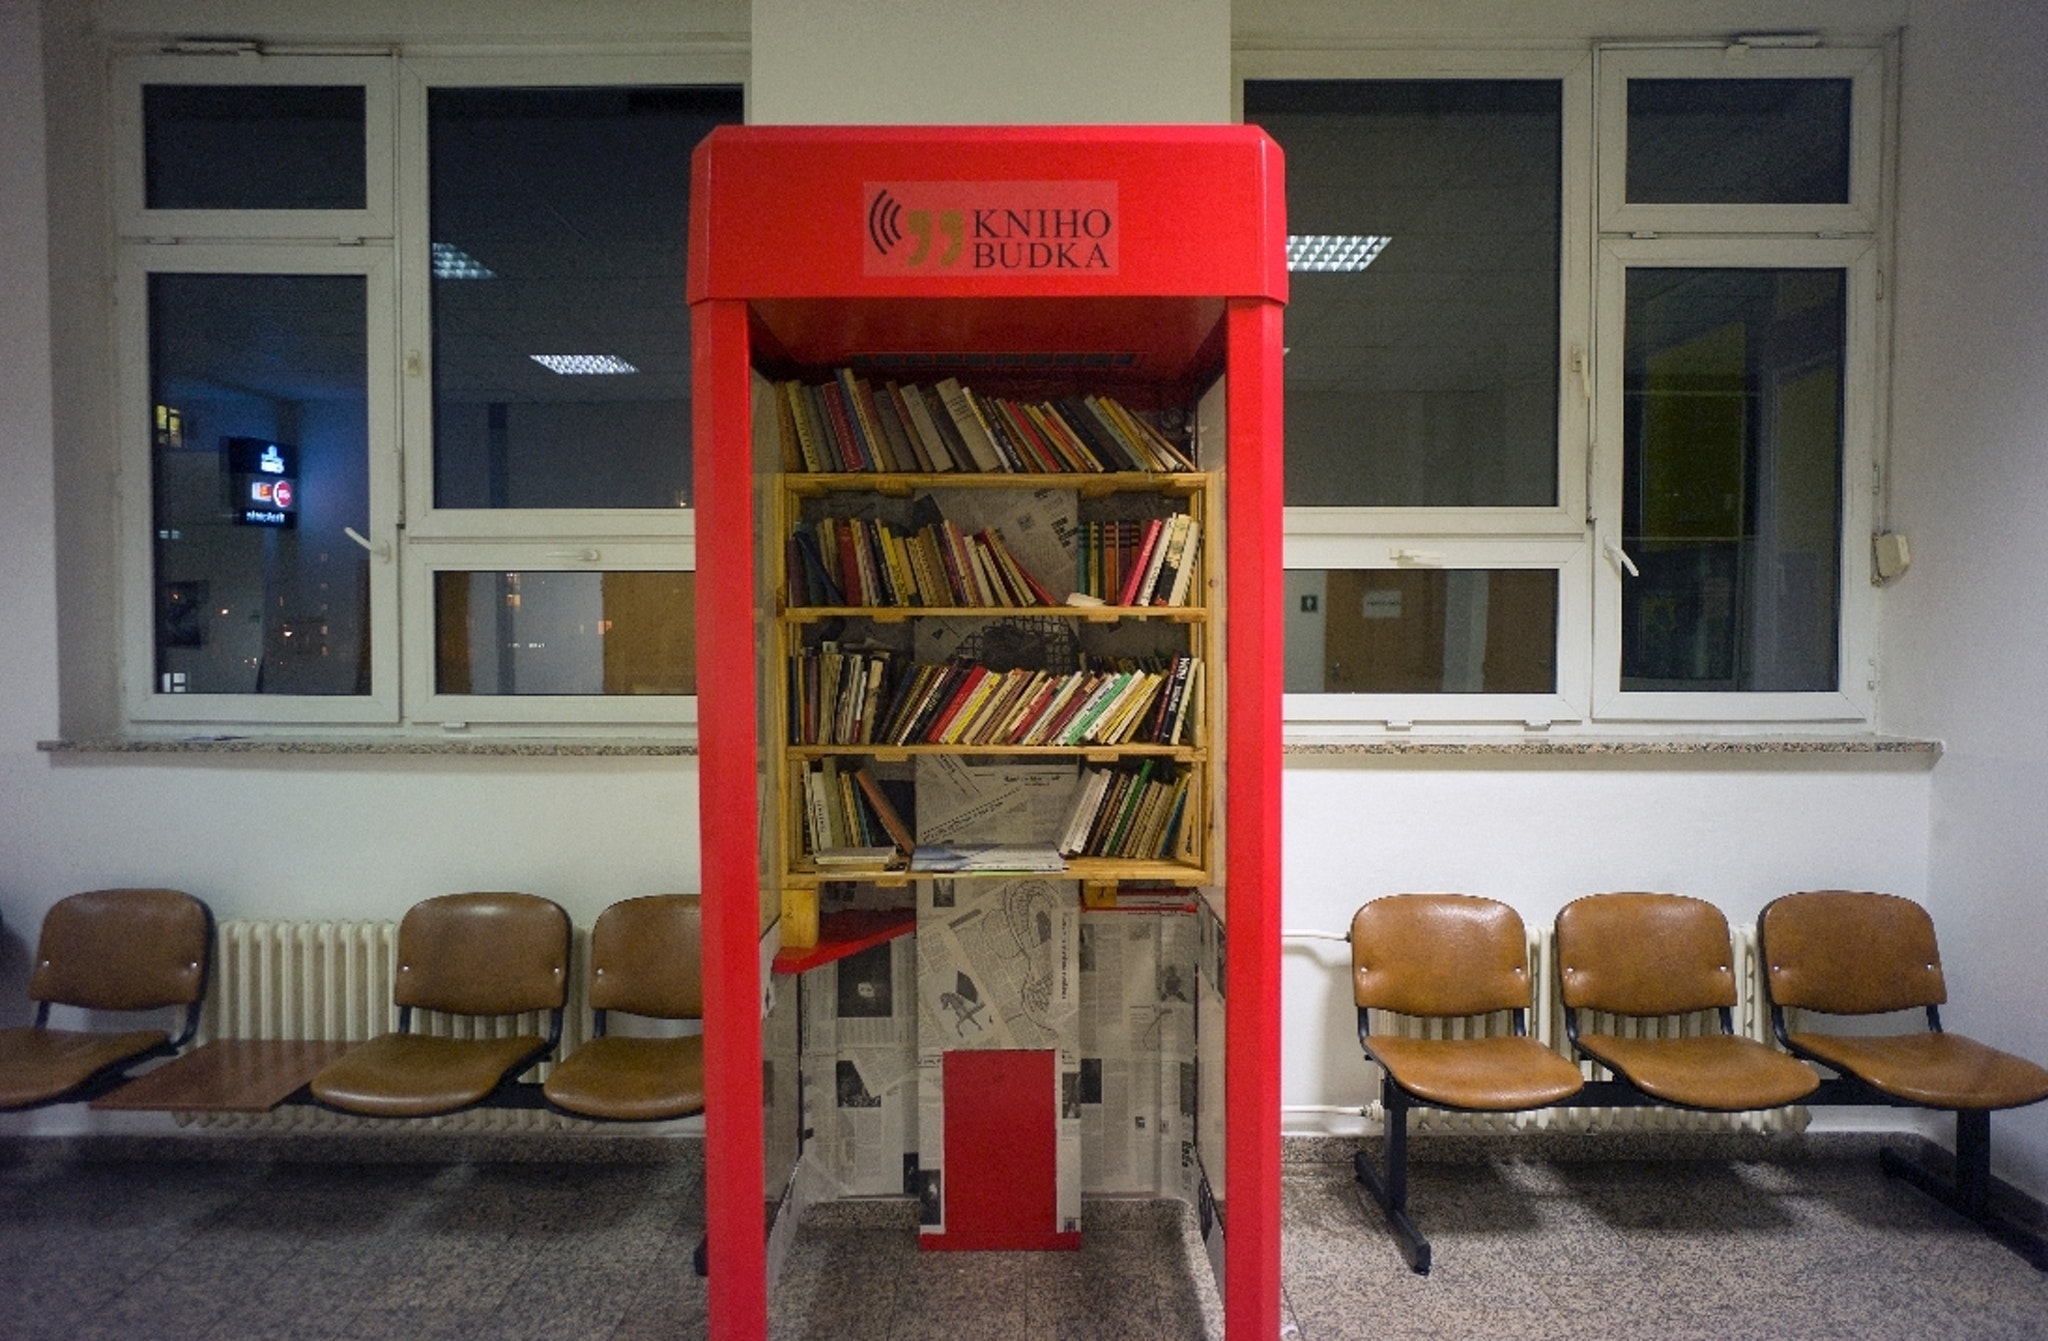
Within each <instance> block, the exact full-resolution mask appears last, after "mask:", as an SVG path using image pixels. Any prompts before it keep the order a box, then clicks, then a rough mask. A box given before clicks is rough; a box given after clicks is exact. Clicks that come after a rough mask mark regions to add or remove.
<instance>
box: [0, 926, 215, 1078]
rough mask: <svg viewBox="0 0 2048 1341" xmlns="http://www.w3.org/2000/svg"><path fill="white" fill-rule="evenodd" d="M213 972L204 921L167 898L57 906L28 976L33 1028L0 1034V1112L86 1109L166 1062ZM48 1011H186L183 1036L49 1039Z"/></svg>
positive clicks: (181, 1041) (66, 1033)
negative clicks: (157, 1060) (145, 1065)
mask: <svg viewBox="0 0 2048 1341" xmlns="http://www.w3.org/2000/svg"><path fill="white" fill-rule="evenodd" d="M212 965H213V913H212V911H211V910H210V909H209V908H207V906H206V905H205V904H204V903H201V902H200V901H199V900H198V899H195V898H193V897H192V896H191V895H190V894H185V893H181V892H180V891H178V890H175V889H99V890H92V891H90V892H88V893H84V894H73V895H71V896H70V897H69V898H65V899H60V900H58V901H57V903H56V905H55V906H53V907H52V908H51V909H50V911H49V912H48V913H47V914H46V915H45V916H44V918H43V928H42V934H41V936H40V937H39V938H38V940H37V943H36V958H35V966H34V968H33V969H32V970H31V971H30V974H29V982H28V994H29V998H30V999H31V1000H33V1001H34V1002H35V1003H36V1019H35V1023H34V1024H33V1025H31V1026H29V1027H26V1028H20V1029H6V1030H0V1109H11V1108H29V1107H33V1106H35V1105H38V1104H46V1103H56V1102H59V1101H64V1100H72V1099H87V1098H92V1097H93V1096H94V1095H96V1094H99V1093H102V1092H104V1091H106V1090H108V1089H111V1088H113V1086H114V1085H116V1084H118V1083H120V1082H121V1081H122V1080H124V1079H126V1076H125V1072H126V1071H127V1068H128V1067H129V1066H131V1065H133V1064H134V1063H136V1062H140V1061H143V1060H145V1059H147V1058H151V1057H162V1056H169V1055H170V1054H172V1053H175V1052H177V1051H178V1049H180V1048H182V1047H184V1046H185V1044H186V1043H188V1042H190V1041H191V1039H192V1035H193V1033H194V1032H195V1031H196V1030H197V1029H198V1028H199V1010H200V1006H201V1004H202V1003H203V1002H204V1000H205V998H206V980H207V974H208V973H209V972H210V971H211V968H212ZM52 1005H60V1006H77V1007H82V1008H83V1009H86V1010H105V1011H146V1010H161V1009H163V1008H165V1007H170V1006H183V1007H184V1008H185V1022H184V1027H183V1028H182V1029H181V1030H180V1031H179V1032H178V1034H177V1036H176V1037H175V1038H174V1037H172V1036H171V1035H170V1034H169V1033H168V1032H167V1031H165V1030H162V1029H136V1030H127V1031H123V1032H119V1033H111V1032H110V1033H97V1032H90V1031H82V1030H70V1029H52V1028H50V1027H49V1023H50V1007H51V1006H52Z"/></svg>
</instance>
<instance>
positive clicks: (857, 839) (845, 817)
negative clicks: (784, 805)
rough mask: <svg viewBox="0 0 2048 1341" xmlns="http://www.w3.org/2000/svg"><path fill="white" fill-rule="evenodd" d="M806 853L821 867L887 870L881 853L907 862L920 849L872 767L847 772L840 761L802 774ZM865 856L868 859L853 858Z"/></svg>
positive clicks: (830, 761) (826, 762)
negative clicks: (877, 856)
mask: <svg viewBox="0 0 2048 1341" xmlns="http://www.w3.org/2000/svg"><path fill="white" fill-rule="evenodd" d="M801 779H802V788H803V795H802V797H801V801H802V812H803V840H804V841H803V848H804V852H805V854H806V855H807V856H809V857H810V858H811V860H812V861H813V862H815V863H816V864H818V865H820V866H832V865H869V864H873V865H882V864H885V863H884V862H881V861H875V862H871V861H869V860H868V858H870V857H872V856H873V855H874V854H875V852H876V850H877V849H886V850H887V852H885V853H884V854H883V855H884V857H885V858H886V857H887V855H888V852H895V853H900V854H901V855H902V856H903V857H905V858H907V857H909V855H910V852H911V849H912V848H914V847H915V846H916V842H915V840H914V839H913V838H912V835H911V828H910V826H909V825H908V824H906V823H905V822H904V820H903V815H902V812H900V811H898V810H897V809H896V807H895V805H894V803H892V802H891V801H890V800H889V796H888V793H886V792H884V791H883V790H882V787H881V784H880V783H879V782H877V781H876V780H875V776H874V774H873V773H870V772H869V771H868V770H867V768H866V767H864V766H860V767H853V768H844V767H841V766H840V764H839V761H838V760H836V759H825V760H821V761H819V762H818V763H816V764H813V765H809V766H806V767H805V769H804V770H803V773H802V774H801ZM853 854H863V855H853Z"/></svg>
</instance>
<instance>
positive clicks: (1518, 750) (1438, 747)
mask: <svg viewBox="0 0 2048 1341" xmlns="http://www.w3.org/2000/svg"><path fill="white" fill-rule="evenodd" d="M1282 753H1283V754H1285V755H1287V756H1288V757H1289V758H1307V757H1317V756H1340V755H1363V756H1375V755H1377V756H1402V755H1434V756H1452V757H1466V758H1475V757H1485V756H1501V757H1508V758H1521V759H1531V758H1558V757H1579V758H1586V757H1603V758H1613V757H1626V756H1631V755H1637V756H1648V755H1659V756H1673V755H1676V756H1692V757H1717V758H1728V757H1752V758H1770V757H1778V756H1784V755H1886V756H1892V757H1897V758H1904V759H1914V760H1919V761H1923V762H1925V763H1926V764H1928V765H1930V766H1931V765H1932V764H1933V763H1934V762H1935V761H1936V760H1937V759H1939V758H1940V757H1941V742H1940V741H1938V740H1916V739H1910V738H1905V737H1899V736H1873V735H1857V736H1827V735H1813V736H1792V735H1745V736H1667V737H1662V738H1652V737H1638V738H1628V737H1576V738H1574V737H1569V736H1564V737H1556V738H1539V739H1504V738H1501V737H1485V736H1415V737H1410V736H1399V737H1396V736H1377V737H1373V738H1370V739H1360V738H1356V737H1354V738H1350V739H1327V738H1326V739H1316V738H1315V737H1314V736H1313V735H1312V734H1310V733H1307V732H1304V733H1302V734H1300V735H1295V734H1294V733H1289V734H1288V736H1287V738H1286V741H1285V743H1284V745H1283V746H1282Z"/></svg>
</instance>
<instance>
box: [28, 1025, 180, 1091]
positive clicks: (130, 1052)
mask: <svg viewBox="0 0 2048 1341" xmlns="http://www.w3.org/2000/svg"><path fill="white" fill-rule="evenodd" d="M169 1041H170V1035H168V1034H166V1033H164V1031H163V1030H161V1029H137V1030H133V1031H131V1032H128V1033H120V1034H92V1033H79V1032H75V1031H73V1030H69V1029H0V1109H7V1108H26V1107H28V1106H29V1105H30V1104H40V1103H47V1102H49V1101H50V1100H52V1099H56V1098H60V1097H62V1096H63V1095H66V1094H69V1093H70V1092H71V1091H72V1090H75V1089H77V1088H78V1087H79V1086H80V1085H83V1084H84V1083H85V1082H86V1081H88V1080H91V1079H92V1078H93V1077H94V1076H96V1075H98V1074H99V1073H100V1072H102V1071H104V1070H106V1069H107V1068H108V1067H110V1066H119V1065H120V1064H121V1063H122V1062H126V1061H132V1060H134V1059H136V1058H138V1057H142V1056H144V1055H146V1054H148V1053H150V1052H154V1051H155V1050H156V1049H158V1048H160V1047H162V1046H163V1045H164V1044H165V1043H167V1042H169Z"/></svg>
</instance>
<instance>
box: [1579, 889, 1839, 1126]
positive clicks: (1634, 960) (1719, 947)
mask: <svg viewBox="0 0 2048 1341" xmlns="http://www.w3.org/2000/svg"><path fill="white" fill-rule="evenodd" d="M1556 943H1557V965H1558V986H1559V989H1560V992H1561V995H1562V999H1563V1002H1564V1008H1565V1015H1564V1019H1565V1033H1566V1036H1567V1037H1569V1038H1570V1039H1571V1041H1572V1046H1573V1047H1574V1048H1576V1049H1577V1050H1578V1052H1579V1054H1580V1055H1581V1056H1583V1057H1586V1058H1589V1059H1590V1060H1592V1061H1596V1062H1598V1063H1600V1064H1601V1065H1602V1066H1605V1067H1607V1068H1608V1069H1610V1070H1612V1071H1613V1072H1614V1073H1615V1074H1616V1075H1617V1076H1619V1077H1621V1079H1622V1080H1624V1081H1626V1082H1627V1083H1628V1084H1629V1085H1631V1086H1633V1087H1634V1088H1635V1089H1637V1090H1639V1091H1641V1092H1642V1093H1643V1094H1645V1095H1648V1096H1649V1097H1651V1098H1653V1099H1656V1100H1658V1101H1659V1102H1661V1103H1667V1104H1676V1105H1679V1106H1680V1107H1683V1108H1700V1109H1707V1110H1711V1111H1714V1112H1724V1113H1739V1112H1745V1111H1747V1110H1750V1109H1756V1108H1780V1107H1783V1106H1784V1105H1786V1104H1790V1103H1797V1102H1798V1101H1799V1100H1801V1099H1803V1098H1805V1097H1806V1096H1807V1095H1809V1094H1811V1093H1813V1092H1814V1091H1815V1090H1816V1089H1818V1088H1819V1087H1820V1076H1819V1075H1818V1074H1817V1073H1816V1072H1815V1071H1814V1069H1813V1068H1812V1067H1810V1066H1807V1065H1805V1064H1804V1063H1802V1062H1799V1061H1796V1060H1794V1059H1793V1058H1791V1057H1788V1056H1786V1055H1785V1054H1784V1053H1782V1052H1779V1051H1777V1050H1776V1049H1775V1048H1772V1047H1770V1046H1768V1045H1767V1044H1763V1043H1759V1042H1757V1041H1756V1040H1755V1039H1753V1038H1744V1037H1742V1036H1741V1035H1739V1034H1737V1033H1736V1032H1735V1026H1734V1021H1733V1019H1732V1018H1731V1012H1732V1009H1733V1007H1734V1005H1735V970H1734V955H1733V954H1732V952H1731V947H1730V944H1729V938H1728V919H1727V918H1726V917H1724V916H1723V915H1722V913H1721V910H1720V909H1719V908H1716V907H1715V906H1714V905H1713V904H1711V903H1707V902H1706V901H1704V900H1702V899H1695V898H1689V897H1687V896H1686V895H1683V894H1595V895H1592V896H1590V897H1588V898H1583V899H1575V900H1573V901H1572V902H1571V903H1568V904H1566V905H1565V906H1564V908H1563V910H1562V911H1560V912H1559V913H1558V915H1557V942H1556ZM1580 1011H1597V1012H1603V1013H1605V1014H1608V1015H1626V1016H1632V1017H1636V1018H1644V1017H1655V1016H1684V1015H1691V1014H1694V1013H1695V1012H1703V1011H1713V1012H1715V1013H1716V1014H1717V1015H1718V1016H1719V1017H1720V1024H1721V1031H1720V1032H1719V1033H1707V1034H1697V1035H1693V1036H1690V1037H1686V1036H1678V1037H1665V1038H1649V1037H1646V1038H1629V1037H1625V1036H1623V1035H1621V1034H1618V1033H1590V1034H1589V1033H1584V1032H1582V1031H1581V1029H1580V1024H1579V1012H1580Z"/></svg>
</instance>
